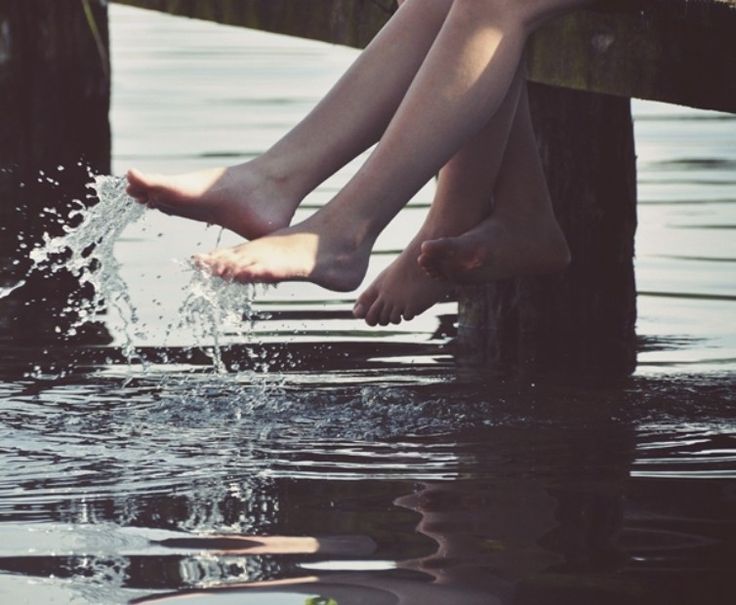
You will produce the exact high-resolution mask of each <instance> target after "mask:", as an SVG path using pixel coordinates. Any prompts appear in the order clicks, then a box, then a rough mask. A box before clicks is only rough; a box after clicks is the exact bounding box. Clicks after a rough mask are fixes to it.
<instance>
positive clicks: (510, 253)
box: [418, 88, 570, 283]
mask: <svg viewBox="0 0 736 605" xmlns="http://www.w3.org/2000/svg"><path fill="white" fill-rule="evenodd" d="M495 194H496V195H495V199H496V207H495V209H494V211H493V214H491V216H489V217H488V218H487V219H486V220H484V221H483V222H481V223H480V224H479V225H478V226H476V227H475V228H473V229H472V230H470V231H468V232H467V233H465V234H463V235H461V236H460V237H444V238H441V239H435V240H430V241H427V242H425V243H424V244H422V247H421V250H422V252H421V255H420V256H419V259H418V263H419V264H420V265H421V267H422V268H423V269H424V270H425V271H427V273H428V274H430V275H432V276H435V277H439V278H441V279H443V280H446V281H445V283H448V282H455V283H478V282H488V281H493V280H497V279H505V278H508V277H517V276H522V275H536V274H542V273H551V272H555V271H559V270H562V269H564V268H565V267H566V266H567V264H568V263H569V262H570V252H569V250H568V248H567V242H566V241H565V236H564V235H563V233H562V230H561V229H560V226H559V225H558V223H557V220H556V219H555V215H554V210H553V209H552V202H551V200H550V197H549V191H548V189H547V183H546V180H545V176H544V171H543V169H542V163H541V160H540V158H539V153H538V152H537V146H536V139H535V137H534V130H533V127H532V122H531V116H530V113H529V99H528V95H527V94H526V88H525V90H524V92H523V93H522V97H521V100H520V102H519V109H518V112H517V114H516V120H515V122H514V127H513V130H512V132H511V136H510V138H509V142H508V146H507V148H506V155H505V157H504V161H503V165H502V167H501V173H500V176H499V179H498V183H497V185H496V191H495Z"/></svg>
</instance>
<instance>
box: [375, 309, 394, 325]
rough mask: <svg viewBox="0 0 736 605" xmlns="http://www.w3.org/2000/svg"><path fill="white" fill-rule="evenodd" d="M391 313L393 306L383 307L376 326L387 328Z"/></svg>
mask: <svg viewBox="0 0 736 605" xmlns="http://www.w3.org/2000/svg"><path fill="white" fill-rule="evenodd" d="M391 313H393V306H391V305H389V304H385V305H383V309H382V310H381V316H380V317H379V319H378V324H379V325H381V326H387V325H388V324H389V323H390V322H391Z"/></svg>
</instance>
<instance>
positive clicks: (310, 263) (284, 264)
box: [195, 218, 373, 292]
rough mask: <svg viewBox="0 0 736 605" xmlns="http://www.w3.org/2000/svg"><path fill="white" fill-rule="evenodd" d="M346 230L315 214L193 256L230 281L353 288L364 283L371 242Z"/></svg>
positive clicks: (347, 290) (335, 289) (342, 290)
mask: <svg viewBox="0 0 736 605" xmlns="http://www.w3.org/2000/svg"><path fill="white" fill-rule="evenodd" d="M345 231H346V230H345V229H344V228H342V229H340V228H337V227H335V226H332V227H329V228H328V227H327V226H325V225H324V224H320V222H319V221H318V220H314V219H313V218H312V219H309V220H307V221H305V222H303V223H301V224H299V225H295V226H294V227H289V228H287V229H280V230H279V231H276V232H274V233H272V234H271V235H269V236H266V237H263V238H260V239H257V240H255V241H253V242H249V243H246V244H241V245H239V246H235V247H233V248H226V249H223V250H217V251H215V252H213V253H211V254H208V255H203V256H198V257H195V262H197V263H198V264H199V265H201V266H204V267H206V268H208V269H209V270H210V271H211V272H212V274H213V275H217V276H219V277H222V278H223V279H227V280H233V281H239V282H243V283H251V282H255V283H268V284H274V283H279V282H284V281H307V282H312V283H315V284H317V285H319V286H322V287H323V288H327V289H328V290H334V291H337V292H349V291H352V290H355V288H357V287H358V286H359V285H360V283H361V281H363V277H364V276H365V272H366V269H367V268H368V260H369V258H370V252H371V246H372V244H373V242H372V241H370V240H365V241H363V242H360V243H357V244H356V243H355V242H354V241H351V240H350V239H349V238H348V237H346V236H345V235H343V234H344V233H345Z"/></svg>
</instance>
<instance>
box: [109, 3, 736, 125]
mask: <svg viewBox="0 0 736 605" xmlns="http://www.w3.org/2000/svg"><path fill="white" fill-rule="evenodd" d="M117 1H118V2H119V3H121V4H128V5H131V6H138V7H141V8H148V9H153V10H158V11H164V12H168V13H171V14H175V15H183V16H188V17H195V18H200V19H208V20H212V21H217V22H220V23H226V24H229V25H236V26H242V27H250V28H254V29H261V30H265V31H271V32H277V33H282V34H287V35H293V36H299V37H304V38H311V39H315V40H324V41H328V42H333V43H336V44H343V45H347V46H354V47H357V48H361V47H364V46H365V45H366V44H367V43H368V42H369V41H370V40H371V39H372V38H373V36H374V35H375V34H376V32H377V31H378V30H379V29H380V28H381V27H382V25H383V24H384V23H385V22H386V20H387V19H388V18H389V17H390V15H391V14H392V12H393V10H394V2H393V1H392V0H308V1H305V0H117ZM529 68H530V69H529V73H530V79H531V80H533V81H536V82H541V83H545V84H553V85H556V86H563V87H566V88H574V89H577V90H587V91H592V92H602V93H607V94H615V95H619V96H628V97H638V98H644V99H653V100H658V101H666V102H670V103H679V104H683V105H690V106H693V107H701V108H708V109H718V110H723V111H731V112H736V78H734V77H733V74H735V73H736V0H636V1H634V0H618V1H608V2H602V3H600V4H599V5H596V6H595V7H594V8H591V9H587V10H582V11H577V12H576V13H575V14H573V15H570V16H566V17H564V18H561V19H559V20H557V21H555V22H554V23H550V24H548V25H547V26H545V27H544V28H542V29H541V30H540V31H539V32H538V33H537V34H536V35H535V36H534V37H533V39H532V41H531V44H530V47H529Z"/></svg>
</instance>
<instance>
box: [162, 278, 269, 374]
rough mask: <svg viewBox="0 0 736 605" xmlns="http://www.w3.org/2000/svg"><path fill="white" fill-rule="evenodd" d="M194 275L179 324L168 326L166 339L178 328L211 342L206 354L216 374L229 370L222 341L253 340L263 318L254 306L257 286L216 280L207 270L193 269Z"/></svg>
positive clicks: (180, 311) (205, 349)
mask: <svg viewBox="0 0 736 605" xmlns="http://www.w3.org/2000/svg"><path fill="white" fill-rule="evenodd" d="M192 269H193V271H194V274H193V275H192V278H191V280H190V282H189V284H188V285H187V286H186V287H185V291H186V292H188V295H187V297H186V298H185V299H184V302H183V303H182V304H181V307H180V308H179V312H178V316H179V318H180V319H179V321H178V323H176V324H175V325H171V326H169V329H168V330H167V336H168V334H170V333H171V331H172V330H173V329H175V328H182V327H188V328H190V329H191V330H192V331H193V332H194V336H195V341H196V342H200V343H202V342H210V341H211V342H212V346H211V347H208V348H204V349H203V350H204V352H205V353H206V354H207V355H208V357H209V358H210V359H211V360H212V364H213V367H214V369H215V371H216V372H217V373H220V374H224V373H226V372H227V368H226V366H225V363H224V362H223V358H222V350H223V342H222V338H223V336H224V334H225V332H226V330H227V331H228V336H230V337H235V338H236V339H237V340H239V341H240V342H242V341H244V340H246V341H247V340H250V338H251V333H252V328H253V324H254V322H255V321H256V320H257V319H259V318H260V317H261V315H260V314H259V313H257V312H256V310H255V309H254V307H253V301H254V299H255V295H256V286H255V284H237V283H233V282H228V281H225V280H223V279H221V278H219V277H213V276H212V275H211V274H210V273H208V272H207V271H206V270H204V269H201V268H197V267H194V266H193V265H192Z"/></svg>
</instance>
